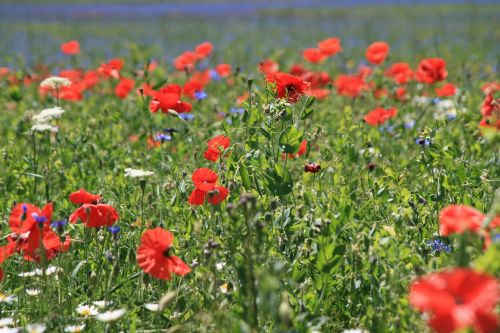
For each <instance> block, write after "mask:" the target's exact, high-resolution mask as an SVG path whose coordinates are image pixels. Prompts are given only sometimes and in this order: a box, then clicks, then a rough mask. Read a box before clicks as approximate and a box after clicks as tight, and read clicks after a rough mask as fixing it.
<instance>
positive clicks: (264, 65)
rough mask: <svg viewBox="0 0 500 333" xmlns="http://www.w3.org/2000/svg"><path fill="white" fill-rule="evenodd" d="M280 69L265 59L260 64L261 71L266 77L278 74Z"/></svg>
mask: <svg viewBox="0 0 500 333" xmlns="http://www.w3.org/2000/svg"><path fill="white" fill-rule="evenodd" d="M278 69H279V65H278V64H277V63H276V62H275V61H273V60H271V59H265V60H262V61H261V62H260V63H259V71H260V72H261V73H264V74H265V75H266V76H267V75H270V74H274V73H276V72H278Z"/></svg>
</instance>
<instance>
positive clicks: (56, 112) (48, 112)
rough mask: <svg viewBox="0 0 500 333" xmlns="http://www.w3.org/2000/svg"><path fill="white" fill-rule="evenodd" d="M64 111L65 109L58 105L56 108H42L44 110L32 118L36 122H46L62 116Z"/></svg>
mask: <svg viewBox="0 0 500 333" xmlns="http://www.w3.org/2000/svg"><path fill="white" fill-rule="evenodd" d="M63 113H64V110H63V109H62V108H61V107H59V106H56V107H55V108H50V109H45V110H42V112H40V113H39V114H37V115H34V116H33V118H31V119H32V120H33V122H34V123H36V124H46V123H48V122H50V121H52V120H54V119H59V118H61V116H62V114H63Z"/></svg>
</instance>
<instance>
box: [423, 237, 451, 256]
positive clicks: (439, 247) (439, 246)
mask: <svg viewBox="0 0 500 333" xmlns="http://www.w3.org/2000/svg"><path fill="white" fill-rule="evenodd" d="M427 245H428V246H429V247H431V248H432V252H441V251H445V252H448V253H449V252H451V248H450V247H449V246H448V245H446V244H445V243H443V241H442V240H440V239H435V240H433V241H429V242H427Z"/></svg>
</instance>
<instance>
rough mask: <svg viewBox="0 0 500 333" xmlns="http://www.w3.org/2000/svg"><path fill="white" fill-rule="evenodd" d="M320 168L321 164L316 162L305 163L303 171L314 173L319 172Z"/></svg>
mask: <svg viewBox="0 0 500 333" xmlns="http://www.w3.org/2000/svg"><path fill="white" fill-rule="evenodd" d="M320 170H321V166H320V165H319V164H316V163H307V164H306V165H305V166H304V171H305V172H310V173H316V172H319V171H320Z"/></svg>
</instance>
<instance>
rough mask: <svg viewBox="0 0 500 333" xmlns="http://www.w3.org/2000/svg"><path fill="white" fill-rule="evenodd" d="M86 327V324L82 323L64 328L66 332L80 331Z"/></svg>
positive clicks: (76, 332) (77, 332)
mask: <svg viewBox="0 0 500 333" xmlns="http://www.w3.org/2000/svg"><path fill="white" fill-rule="evenodd" d="M84 328H85V324H81V325H70V326H66V327H65V328H64V332H67V333H80V332H81V331H83V329H84Z"/></svg>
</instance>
